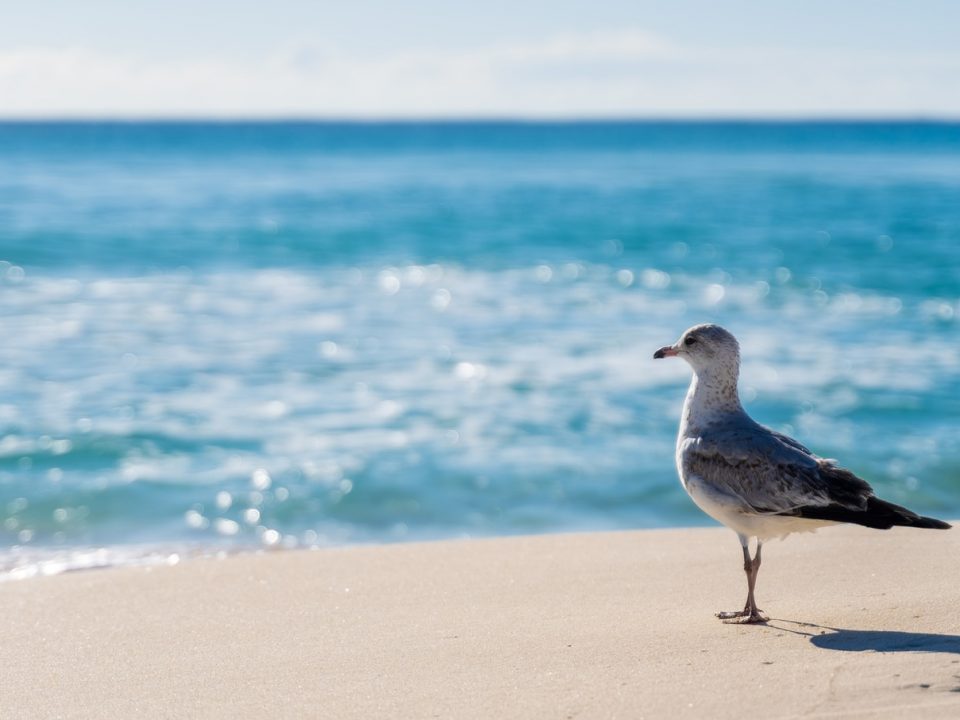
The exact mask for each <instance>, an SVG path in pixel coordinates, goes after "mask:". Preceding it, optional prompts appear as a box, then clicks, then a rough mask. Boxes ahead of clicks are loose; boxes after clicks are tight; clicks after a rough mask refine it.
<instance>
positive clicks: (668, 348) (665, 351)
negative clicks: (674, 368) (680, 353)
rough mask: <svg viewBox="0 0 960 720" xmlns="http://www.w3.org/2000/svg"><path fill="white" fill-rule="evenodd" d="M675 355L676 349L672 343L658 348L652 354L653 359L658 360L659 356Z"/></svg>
mask: <svg viewBox="0 0 960 720" xmlns="http://www.w3.org/2000/svg"><path fill="white" fill-rule="evenodd" d="M676 356H677V349H676V348H675V347H673V345H664V346H663V347H662V348H660V349H659V350H657V351H656V352H655V353H654V354H653V359H654V360H659V359H660V358H665V357H676Z"/></svg>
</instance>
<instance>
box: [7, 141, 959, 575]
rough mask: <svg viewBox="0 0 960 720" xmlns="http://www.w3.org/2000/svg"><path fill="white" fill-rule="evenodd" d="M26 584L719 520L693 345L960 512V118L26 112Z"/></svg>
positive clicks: (914, 488) (758, 401)
mask: <svg viewBox="0 0 960 720" xmlns="http://www.w3.org/2000/svg"><path fill="white" fill-rule="evenodd" d="M0 260H2V263H0V313H2V316H0V327H2V331H3V342H2V343H0V571H3V572H4V573H6V576H7V577H22V576H27V575H31V574H37V573H48V572H55V571H58V570H63V569H69V568H71V567H83V566H89V565H99V564H110V563H113V562H123V561H130V560H136V559H141V560H142V559H144V558H155V559H159V560H158V561H163V562H173V561H176V559H177V558H179V557H181V556H183V554H185V553H186V554H190V553H196V552H214V551H231V550H238V549H249V548H285V547H312V546H328V545H339V544H352V543H371V542H395V541H404V540H419V539H433V538H454V537H464V536H489V535H506V534H520V533H544V532H556V531H571V530H573V531H579V530H594V529H613V528H645V527H661V526H679V525H701V524H709V523H711V522H712V521H710V520H709V519H708V518H706V517H705V516H703V515H702V514H701V513H700V512H699V511H698V510H697V509H696V508H695V507H694V506H693V504H692V503H691V502H690V501H689V499H688V498H687V497H686V495H685V493H684V492H683V491H682V489H681V488H680V486H679V484H678V481H677V479H676V474H675V470H674V464H673V445H674V438H675V433H676V425H677V421H678V417H679V412H680V406H681V403H682V399H683V395H684V392H685V388H686V385H687V383H688V380H689V371H688V369H687V368H686V366H685V365H683V364H682V363H680V362H668V361H658V362H654V361H653V360H652V358H651V355H652V353H653V351H654V350H655V349H656V348H657V347H659V346H661V345H664V344H667V343H670V342H673V341H674V340H675V339H676V338H677V337H678V336H679V334H680V333H681V332H682V331H683V330H684V329H685V328H686V327H688V326H690V325H692V324H695V323H699V322H707V321H710V322H718V323H721V324H723V325H725V326H726V327H728V328H729V329H730V330H732V331H733V332H734V333H735V334H736V335H737V336H738V337H739V339H740V341H741V345H742V348H743V353H744V362H743V379H742V387H741V392H742V396H743V400H744V404H745V406H746V407H747V409H748V411H749V412H751V413H752V414H753V415H754V417H756V418H757V419H758V420H760V421H761V422H763V423H765V424H768V425H770V426H772V427H774V428H776V429H779V430H782V431H785V432H788V433H791V434H794V435H796V436H797V437H798V438H799V439H800V440H801V441H803V442H804V443H805V444H807V445H808V446H810V447H811V448H812V449H814V450H815V451H816V452H818V453H819V454H821V455H823V456H827V457H835V458H839V459H840V460H841V461H842V462H843V464H845V465H846V466H848V467H850V468H851V469H852V470H854V471H856V472H857V473H860V474H862V475H863V476H864V477H865V478H867V479H869V481H870V482H871V483H872V484H873V485H874V486H875V488H876V489H877V490H878V493H879V494H881V495H882V496H884V497H886V498H888V499H890V500H893V501H895V502H898V503H903V504H906V505H908V506H910V507H912V508H914V509H916V510H918V511H922V512H924V513H928V514H933V515H938V516H943V517H957V516H960V125H957V124H946V123H908V122H899V123H884V122H869V123H861V122H843V123H835V122H802V123H801V122H797V123H794V122H778V123H763V122H719V123H715V122H591V123H534V122H530V123H520V122H448V123H422V122H408V123H313V122H268V123H242V122H223V123H217V122H204V123H201V122H197V123H188V122H142V123H141V122H103V123H100V122H87V123H73V122H49V123H28V122H23V123H5V124H0Z"/></svg>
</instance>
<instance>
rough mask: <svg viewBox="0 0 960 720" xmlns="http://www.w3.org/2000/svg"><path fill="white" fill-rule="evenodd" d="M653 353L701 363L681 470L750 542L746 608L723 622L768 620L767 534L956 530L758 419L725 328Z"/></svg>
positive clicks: (690, 488)
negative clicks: (763, 594) (759, 590)
mask: <svg viewBox="0 0 960 720" xmlns="http://www.w3.org/2000/svg"><path fill="white" fill-rule="evenodd" d="M653 357H654V359H655V360H656V359H660V358H668V357H679V358H682V359H683V360H685V361H686V362H687V363H688V364H689V365H690V367H691V368H693V379H692V380H691V382H690V389H689V390H688V391H687V398H686V400H685V401H684V403H683V415H682V416H681V418H680V432H679V434H678V435H677V455H676V460H677V472H678V473H679V475H680V482H681V483H682V484H683V487H684V489H685V490H686V491H687V493H688V494H689V495H690V497H691V498H692V499H693V502H694V503H696V505H697V506H698V507H699V508H700V509H701V510H703V511H704V512H705V513H706V514H707V515H709V516H710V517H712V518H713V519H715V520H717V521H718V522H720V523H722V524H723V525H726V526H727V527H728V528H730V529H731V530H733V531H734V532H735V533H736V534H737V536H738V537H739V539H740V545H741V547H742V548H743V569H744V571H745V572H746V574H747V602H746V604H745V605H744V607H743V610H739V611H735V612H721V613H717V617H719V618H720V619H721V620H723V621H724V622H735V623H763V622H766V621H767V618H765V617H764V616H763V614H762V612H761V611H760V610H759V609H758V608H757V603H756V600H755V599H754V595H753V592H754V588H755V587H756V584H757V572H758V571H759V570H760V550H761V548H762V547H763V543H764V542H765V541H767V540H770V539H774V538H784V537H786V536H787V535H789V534H790V533H794V532H804V531H812V530H816V529H817V528H819V527H823V526H825V525H833V524H835V523H854V524H857V525H865V526H866V527H870V528H877V529H879V530H887V529H889V528H891V527H893V526H894V525H903V526H906V527H916V528H937V529H947V528H949V527H950V525H948V524H947V523H945V522H943V521H942V520H936V519H934V518H929V517H922V516H920V515H917V514H916V513H914V512H911V511H910V510H907V509H906V508H904V507H900V506H899V505H894V504H893V503H890V502H887V501H885V500H881V499H880V498H878V497H877V496H876V495H874V492H873V488H871V487H870V485H869V484H868V483H867V482H866V481H865V480H863V479H862V478H859V477H857V476H856V475H854V474H853V473H852V472H850V471H849V470H846V469H844V468H842V467H840V466H839V465H837V461H836V460H828V459H826V458H821V457H819V456H817V455H815V454H813V453H812V452H810V450H808V449H807V448H805V447H804V446H803V445H801V444H800V443H799V442H797V441H796V440H794V439H793V438H791V437H788V436H786V435H783V434H781V433H778V432H775V431H774V430H771V429H770V428H767V427H764V426H763V425H761V424H759V423H757V422H755V421H754V420H753V419H752V418H751V417H750V416H749V415H747V413H746V411H745V410H744V409H743V406H742V405H741V404H740V398H739V395H738V393H737V379H738V377H739V375H740V345H739V343H737V340H736V338H735V337H734V336H733V335H732V334H731V333H730V332H729V331H727V330H725V329H724V328H722V327H720V326H719V325H712V324H705V325H696V326H694V327H692V328H690V329H689V330H687V331H686V332H684V333H683V335H681V336H680V339H679V340H678V341H677V342H676V343H675V344H673V345H667V346H665V347H662V348H660V349H659V350H657V351H656V352H655V353H654V354H653ZM751 538H755V539H756V551H755V553H754V555H753V557H750V540H751Z"/></svg>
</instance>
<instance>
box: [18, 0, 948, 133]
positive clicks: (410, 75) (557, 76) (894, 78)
mask: <svg viewBox="0 0 960 720" xmlns="http://www.w3.org/2000/svg"><path fill="white" fill-rule="evenodd" d="M5 5H6V6H5V7H4V9H3V12H2V22H0V116H7V117H11V116H12V117H23V116H31V117H35V116H51V115H53V116H78V115H79V116H111V115H121V116H192V115H201V116H211V115H212V116H233V115H242V116H289V115H295V116H304V115H309V116H322V117H411V116H414V117H422V116H443V117H448V116H522V117H528V116H534V117H570V116H573V117H594V116H695V117H701V116H731V115H732V116H758V115H763V116H810V115H817V116H822V115H828V116H872V115H884V116H935V117H960V2H955V1H953V0H942V1H940V0H914V1H913V2H880V1H876V0H875V1H872V2H867V1H865V0H830V1H829V2H827V1H822V0H805V1H800V0H796V1H795V2H781V1H778V0H766V1H762V0H751V1H749V2H747V1H741V0H725V1H723V2H716V1H715V0H710V1H707V0H662V1H660V2H648V1H646V0H630V1H626V0H624V1H621V0H612V1H609V2H602V1H600V0H577V1H575V2H563V1H562V0H534V1H532V2H522V1H521V0H512V1H510V0H485V1H484V2H482V3H466V2H460V3H458V2H451V1H450V0H446V1H440V0H437V1H434V0H407V1H406V2H400V1H397V2H386V1H385V0H349V1H348V0H337V1H336V2H334V1H332V0H312V1H311V0H261V1H260V2H246V1H244V0H193V1H191V2H186V1H184V0H163V1H161V0H84V1H83V2H77V1H76V0H33V2H29V3H27V2H20V3H7V4H5Z"/></svg>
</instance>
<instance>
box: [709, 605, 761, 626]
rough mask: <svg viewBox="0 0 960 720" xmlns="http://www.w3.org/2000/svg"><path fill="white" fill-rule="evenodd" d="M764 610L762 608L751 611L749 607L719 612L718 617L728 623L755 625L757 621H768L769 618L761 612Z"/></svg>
mask: <svg viewBox="0 0 960 720" xmlns="http://www.w3.org/2000/svg"><path fill="white" fill-rule="evenodd" d="M762 612H763V611H762V610H754V611H753V612H751V611H750V610H749V609H747V608H744V609H743V610H735V611H733V612H718V613H717V617H718V618H720V619H721V620H723V622H725V623H727V624H728V625H755V624H757V623H765V622H767V618H765V617H764V616H763V615H762V614H761V613H762Z"/></svg>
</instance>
